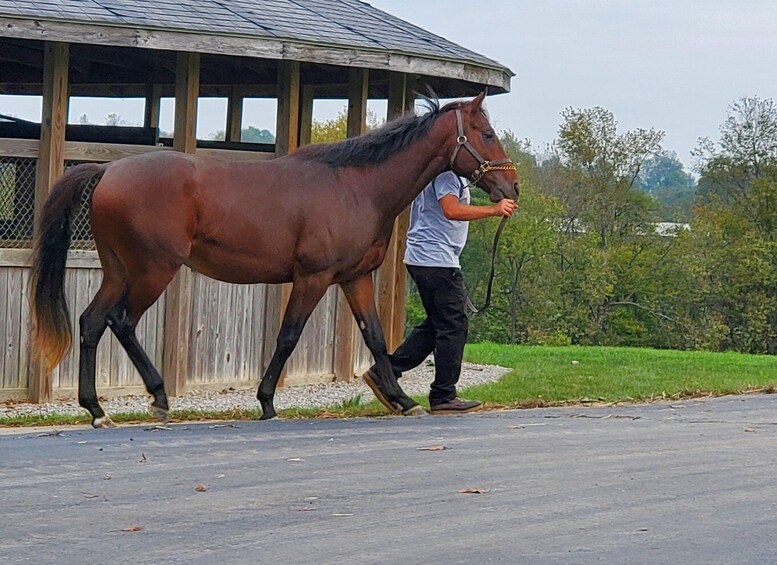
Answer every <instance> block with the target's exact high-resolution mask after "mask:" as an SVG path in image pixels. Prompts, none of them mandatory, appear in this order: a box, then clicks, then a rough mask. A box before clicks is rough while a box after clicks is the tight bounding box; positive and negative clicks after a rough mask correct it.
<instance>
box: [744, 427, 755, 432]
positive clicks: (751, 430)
mask: <svg viewBox="0 0 777 565" xmlns="http://www.w3.org/2000/svg"><path fill="white" fill-rule="evenodd" d="M745 431H746V432H754V431H755V429H753V428H745Z"/></svg>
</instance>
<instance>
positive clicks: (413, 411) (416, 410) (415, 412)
mask: <svg viewBox="0 0 777 565" xmlns="http://www.w3.org/2000/svg"><path fill="white" fill-rule="evenodd" d="M402 414H403V415H404V416H415V417H416V418H423V417H424V416H428V415H429V413H428V412H427V411H426V410H424V409H423V408H422V407H421V406H420V405H418V404H416V405H415V406H411V407H410V408H408V409H407V410H405V411H403V412H402Z"/></svg>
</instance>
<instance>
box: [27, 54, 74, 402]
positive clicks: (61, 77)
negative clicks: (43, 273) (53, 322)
mask: <svg viewBox="0 0 777 565" xmlns="http://www.w3.org/2000/svg"><path fill="white" fill-rule="evenodd" d="M43 51H44V54H43V108H42V116H41V129H40V145H39V157H38V170H37V176H36V183H35V210H36V211H40V210H42V209H43V204H44V203H45V202H46V199H47V198H48V196H49V193H50V191H51V188H52V187H53V186H54V182H55V181H56V179H57V178H59V177H60V176H61V175H62V173H63V171H64V166H65V128H66V126H67V112H68V88H67V86H68V65H69V59H70V50H69V45H68V44H67V43H51V42H46V43H45V45H44V47H43ZM39 237H40V233H39V229H38V226H37V224H36V226H35V234H34V235H33V238H34V241H37V240H38V238H39ZM25 354H27V353H26V352H25ZM32 365H33V364H32V363H31V364H30V372H29V374H28V377H29V378H28V393H29V398H30V401H32V402H35V403H38V404H41V403H44V402H49V401H50V400H51V398H52V396H51V395H52V382H51V374H49V373H45V372H43V371H42V369H41V368H40V367H37V366H36V367H33V366H32Z"/></svg>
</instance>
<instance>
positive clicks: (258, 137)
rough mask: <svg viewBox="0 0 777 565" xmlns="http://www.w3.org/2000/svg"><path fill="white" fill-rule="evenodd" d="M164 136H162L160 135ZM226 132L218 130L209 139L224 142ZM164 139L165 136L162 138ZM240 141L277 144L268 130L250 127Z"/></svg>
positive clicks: (241, 134) (245, 130) (241, 132)
mask: <svg viewBox="0 0 777 565" xmlns="http://www.w3.org/2000/svg"><path fill="white" fill-rule="evenodd" d="M160 136H162V134H160ZM225 136H226V133H225V131H224V130H223V129H222V130H218V131H215V132H213V133H212V134H210V136H209V138H210V139H212V140H214V141H224V139H225ZM162 137H164V136H162ZM240 141H242V142H244V143H275V136H274V135H273V134H272V132H271V131H270V130H268V129H259V128H256V127H254V126H248V127H247V128H243V129H241V130H240Z"/></svg>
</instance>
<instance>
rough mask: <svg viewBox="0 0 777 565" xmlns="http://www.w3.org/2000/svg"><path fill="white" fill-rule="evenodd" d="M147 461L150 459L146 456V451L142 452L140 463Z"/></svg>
mask: <svg viewBox="0 0 777 565" xmlns="http://www.w3.org/2000/svg"><path fill="white" fill-rule="evenodd" d="M146 461H148V457H146V454H145V453H141V454H140V459H138V463H145V462H146Z"/></svg>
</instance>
